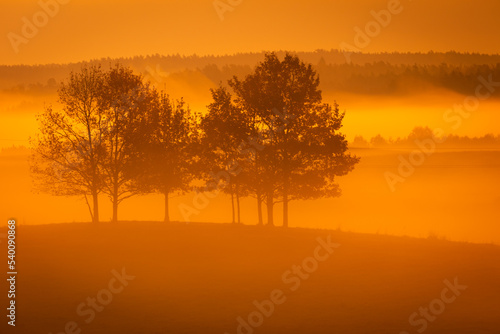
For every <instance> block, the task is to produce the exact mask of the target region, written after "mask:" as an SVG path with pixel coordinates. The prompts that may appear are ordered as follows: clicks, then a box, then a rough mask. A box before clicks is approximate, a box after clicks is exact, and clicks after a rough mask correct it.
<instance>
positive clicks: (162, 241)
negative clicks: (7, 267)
mask: <svg viewBox="0 0 500 334" xmlns="http://www.w3.org/2000/svg"><path fill="white" fill-rule="evenodd" d="M3 233H5V229H1V230H0V234H3ZM17 237H18V239H17V249H18V256H17V261H18V264H17V270H18V281H17V296H16V304H17V323H16V328H15V332H17V333H53V334H56V333H57V334H59V333H60V332H63V333H64V332H65V326H69V327H68V328H69V330H70V331H66V332H67V333H71V332H74V333H96V334H98V333H124V334H127V333H141V334H143V333H144V334H148V333H221V334H223V333H229V334H232V333H237V332H238V326H239V325H238V320H237V319H238V317H242V319H245V321H246V322H247V323H248V321H249V319H248V317H249V315H251V314H252V312H255V311H256V310H258V309H257V307H256V306H255V304H254V301H257V302H259V303H262V302H263V301H264V300H269V299H270V298H271V295H272V294H273V297H274V299H275V300H277V301H279V304H274V307H273V308H274V309H273V310H272V312H271V311H270V310H271V307H269V308H268V309H267V312H268V313H272V314H269V317H266V316H262V319H260V318H259V316H258V315H256V313H253V316H254V318H253V320H250V322H252V321H253V323H254V324H257V325H260V326H257V327H256V328H253V327H245V328H242V329H240V332H241V333H251V332H254V333H396V334H399V333H401V332H402V331H406V332H408V333H419V332H418V331H417V330H422V332H424V331H425V333H429V334H430V333H454V334H456V333H474V334H478V333H500V317H499V313H498V312H499V310H500V289H499V288H498V282H499V280H500V262H499V261H498V260H499V259H500V247H498V246H494V245H488V244H469V243H456V242H449V241H442V240H436V239H432V238H431V239H414V238H408V237H392V236H383V235H370V234H355V233H347V232H341V231H328V230H313V229H301V228H291V229H288V230H283V229H282V228H279V227H276V228H268V227H255V226H231V225H228V224H171V225H165V224H163V223H154V222H123V223H118V224H115V225H113V224H110V223H103V224H101V225H99V226H92V225H90V224H54V225H36V226H20V227H19V228H18V231H17ZM318 237H319V238H321V240H322V241H318V239H317V238H318ZM328 238H331V243H334V244H336V245H334V246H331V245H330V248H329V247H328V244H329V242H328ZM1 241H2V245H3V246H2V249H3V250H5V239H1ZM330 251H331V254H330V253H329V252H330ZM294 265H299V266H301V267H302V266H303V269H301V270H300V271H297V272H293V269H294V267H293V266H294ZM295 269H296V268H295ZM122 270H124V272H125V276H133V277H134V278H133V279H132V277H125V278H124V277H122V279H121V281H120V280H117V279H113V277H116V275H118V276H121V274H123V272H122ZM120 273H121V274H120ZM306 276H307V277H306ZM445 281H448V283H445ZM450 284H451V285H457V286H458V288H457V289H456V291H455V292H453V291H452V290H451V289H450V288H449V285H450ZM446 289H447V290H446ZM110 290H111V291H112V292H109V291H110ZM276 290H279V291H281V294H280V293H279V291H276ZM445 290H446V291H445ZM2 291H7V286H6V283H5V281H3V282H2ZM273 291H274V292H273ZM277 297H279V298H277ZM3 298H4V299H3V300H5V296H3ZM88 298H96V299H95V303H97V304H96V306H95V309H96V310H100V312H98V311H92V307H91V306H89V305H90V304H86V303H87V302H88V301H89V299H88ZM442 300H445V301H446V303H445V302H443V301H442ZM99 301H100V302H101V303H102V304H100V302H99ZM82 303H83V304H82ZM268 303H269V302H268ZM264 304H265V305H268V306H269V304H266V303H264ZM429 306H431V311H430V312H432V310H434V312H436V313H435V314H436V315H435V316H433V315H432V313H430V315H429V317H430V319H432V321H427V320H424V319H425V318H424V316H422V315H420V313H419V312H420V308H421V307H425V308H429ZM441 307H443V309H441ZM264 310H266V309H264ZM415 312H417V314H414V313H415ZM411 316H413V325H412V324H410V322H409V318H410V317H411ZM4 317H5V316H4ZM72 322H74V323H72ZM87 322H88V323H87ZM68 324H69V325H68ZM424 324H425V327H426V328H425V330H424ZM1 326H2V327H6V321H4V323H2V325H1ZM72 326H74V327H72ZM248 326H250V325H248ZM78 329H80V330H81V332H78V331H77V330H78ZM2 332H3V331H2Z"/></svg>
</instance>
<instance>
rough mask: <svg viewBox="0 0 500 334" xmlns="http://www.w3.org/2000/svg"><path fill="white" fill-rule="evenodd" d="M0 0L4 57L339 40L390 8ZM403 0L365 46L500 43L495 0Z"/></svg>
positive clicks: (253, 1) (377, 0) (58, 57)
mask: <svg viewBox="0 0 500 334" xmlns="http://www.w3.org/2000/svg"><path fill="white" fill-rule="evenodd" d="M1 1H2V11H1V12H0V28H1V32H2V36H3V38H2V39H1V40H0V64H36V63H59V62H70V61H80V60H87V59H91V58H101V57H108V56H109V57H121V56H134V55H148V54H154V53H160V54H173V53H180V54H186V55H189V54H194V53H197V54H200V55H203V54H225V53H235V52H245V51H262V50H271V49H272V50H276V49H287V50H303V51H310V50H315V49H319V48H322V49H332V48H339V45H340V44H341V43H342V42H345V43H348V44H351V45H354V42H353V41H354V37H355V32H354V28H355V27H360V28H362V29H364V27H365V25H366V23H367V22H369V21H371V20H373V18H372V16H371V14H370V11H373V10H374V11H377V12H378V11H380V10H383V9H386V8H387V7H388V1H385V0H362V1H346V0H337V1H331V0H308V1H290V0H287V1H284V0H278V1H264V0H216V1H219V2H223V3H231V2H232V3H233V4H236V5H235V6H232V7H233V8H232V9H233V10H232V11H227V12H225V13H224V14H223V16H224V20H221V19H220V17H219V15H218V14H217V12H216V10H215V8H214V0H190V1H186V0H142V1H130V0H120V1H118V0H111V1H106V2H104V1H85V0H70V1H68V0H59V1H60V2H68V3H67V4H61V5H60V6H59V11H58V13H56V14H55V15H53V17H50V16H45V17H44V16H43V14H42V15H38V16H37V14H40V13H39V11H40V10H41V7H40V3H39V1H37V0H18V1H6V0H1ZM53 1H56V0H41V2H44V3H50V2H53ZM390 1H397V0H390ZM390 1H389V2H390ZM238 3H239V4H238ZM400 6H401V7H402V10H401V12H400V13H398V14H395V15H392V20H391V22H390V24H389V25H387V27H384V28H382V29H381V31H380V33H379V34H377V35H376V36H374V37H373V38H372V39H371V41H370V43H368V45H367V46H365V47H363V48H362V51H367V52H379V51H429V50H434V51H449V50H456V51H464V52H465V51H468V52H482V53H499V52H500V44H499V43H498V42H497V38H498V37H497V36H498V31H500V20H498V18H497V17H498V13H499V12H500V1H498V0H481V1H479V2H478V1H464V0H461V1H457V0H453V1H449V0H445V1H435V0H413V1H411V0H401V5H400ZM34 15H35V17H36V18H37V19H38V20H39V21H38V22H39V24H40V25H41V26H40V27H39V28H38V31H37V32H33V31H31V32H29V33H31V34H32V35H33V36H29V38H26V39H25V40H24V41H23V43H22V44H18V45H17V49H18V50H17V51H18V52H17V53H16V52H15V47H13V46H12V43H11V41H10V40H9V38H10V39H12V38H13V36H14V35H12V34H11V33H13V34H16V36H19V37H23V35H22V28H23V25H24V23H23V18H26V19H28V20H29V21H30V22H33V16H34ZM47 18H48V19H47ZM44 19H46V20H45V21H46V22H44ZM9 34H10V35H9ZM9 36H10V37H9ZM24 37H25V36H24ZM24 37H23V38H24Z"/></svg>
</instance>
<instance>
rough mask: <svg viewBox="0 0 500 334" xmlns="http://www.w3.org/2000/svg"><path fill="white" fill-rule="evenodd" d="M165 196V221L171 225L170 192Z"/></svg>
mask: <svg viewBox="0 0 500 334" xmlns="http://www.w3.org/2000/svg"><path fill="white" fill-rule="evenodd" d="M164 195H165V218H164V219H163V221H164V222H165V223H170V215H169V213H168V211H169V210H168V192H165V193H164Z"/></svg>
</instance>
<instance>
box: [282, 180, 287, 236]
mask: <svg viewBox="0 0 500 334" xmlns="http://www.w3.org/2000/svg"><path fill="white" fill-rule="evenodd" d="M283 227H284V228H287V227H288V189H286V188H284V190H283Z"/></svg>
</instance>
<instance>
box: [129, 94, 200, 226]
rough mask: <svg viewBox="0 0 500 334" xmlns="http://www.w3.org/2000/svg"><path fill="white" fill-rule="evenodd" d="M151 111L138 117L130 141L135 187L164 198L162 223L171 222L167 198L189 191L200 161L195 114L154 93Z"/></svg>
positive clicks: (180, 104) (163, 95)
mask: <svg viewBox="0 0 500 334" xmlns="http://www.w3.org/2000/svg"><path fill="white" fill-rule="evenodd" d="M153 94H154V103H153V106H152V108H150V109H148V111H147V112H146V113H143V114H141V115H140V117H139V118H140V119H139V120H138V124H139V125H138V127H137V128H136V130H135V133H134V134H133V137H132V138H131V139H130V142H131V147H132V151H133V153H132V155H133V156H134V158H133V161H134V165H135V166H134V167H135V168H136V169H138V170H139V172H136V173H134V174H135V175H136V178H135V180H136V181H135V184H136V186H137V188H138V189H141V190H142V191H143V192H158V193H161V194H163V195H164V199H165V216H164V221H165V222H170V215H169V198H170V197H171V196H172V195H176V194H181V193H184V192H186V191H188V190H190V189H191V187H190V185H191V182H192V181H193V179H194V177H195V175H196V171H197V168H198V167H197V161H198V159H199V154H198V152H197V150H198V148H197V147H198V137H199V134H198V129H197V118H198V117H197V115H195V114H194V113H193V112H192V111H191V110H190V109H189V107H188V106H187V105H186V103H185V102H184V101H183V100H182V99H181V100H179V101H173V100H171V99H170V98H169V96H168V95H166V94H165V93H164V92H160V93H159V92H157V91H154V92H153Z"/></svg>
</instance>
